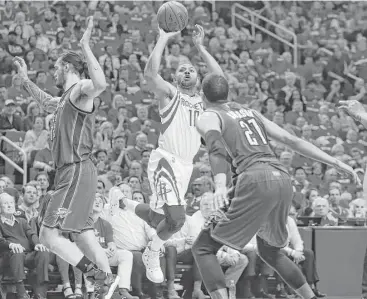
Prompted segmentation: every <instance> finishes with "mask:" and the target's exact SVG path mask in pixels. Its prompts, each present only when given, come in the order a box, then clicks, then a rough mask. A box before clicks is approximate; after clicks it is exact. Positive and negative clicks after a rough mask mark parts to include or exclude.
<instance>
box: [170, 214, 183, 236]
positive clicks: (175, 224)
mask: <svg viewBox="0 0 367 299" xmlns="http://www.w3.org/2000/svg"><path fill="white" fill-rule="evenodd" d="M167 222H168V225H169V231H170V232H171V233H174V234H175V233H177V232H178V231H180V229H181V228H182V226H183V225H184V224H185V216H180V217H179V218H177V219H167Z"/></svg>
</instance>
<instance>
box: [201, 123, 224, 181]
mask: <svg viewBox="0 0 367 299" xmlns="http://www.w3.org/2000/svg"><path fill="white" fill-rule="evenodd" d="M221 138H222V136H221V133H220V132H218V131H216V130H211V131H209V132H207V133H206V134H205V137H204V139H205V143H206V146H207V148H208V152H209V161H210V166H211V168H212V171H213V174H214V175H217V174H218V173H226V169H227V166H228V163H227V160H226V156H227V151H226V148H225V146H224V144H223V142H222V141H221Z"/></svg>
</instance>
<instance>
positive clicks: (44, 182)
mask: <svg viewBox="0 0 367 299" xmlns="http://www.w3.org/2000/svg"><path fill="white" fill-rule="evenodd" d="M35 180H36V181H37V182H38V183H39V184H40V186H41V190H42V196H45V195H46V193H47V191H48V188H49V187H50V179H49V177H48V175H47V173H45V172H40V173H38V174H37V175H36V177H35Z"/></svg>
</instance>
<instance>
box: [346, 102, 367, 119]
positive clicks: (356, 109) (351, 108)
mask: <svg viewBox="0 0 367 299" xmlns="http://www.w3.org/2000/svg"><path fill="white" fill-rule="evenodd" d="M339 103H340V104H341V106H339V109H340V110H343V111H345V112H346V113H348V114H349V115H350V116H351V117H353V118H355V119H357V118H358V115H359V114H360V113H364V112H366V109H365V108H364V106H363V105H362V104H361V103H360V102H358V101H356V100H348V101H340V102H339ZM357 120H358V119H357ZM358 121H359V120H358Z"/></svg>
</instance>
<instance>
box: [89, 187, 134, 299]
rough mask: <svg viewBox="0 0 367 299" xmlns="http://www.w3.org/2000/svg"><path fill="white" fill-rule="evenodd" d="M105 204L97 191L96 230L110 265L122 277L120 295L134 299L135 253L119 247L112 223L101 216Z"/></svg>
mask: <svg viewBox="0 0 367 299" xmlns="http://www.w3.org/2000/svg"><path fill="white" fill-rule="evenodd" d="M104 204H105V200H104V197H103V196H102V194H100V193H97V194H96V199H95V201H94V206H93V216H92V217H93V219H94V232H95V234H96V237H97V238H98V240H99V242H100V243H101V246H102V247H103V248H104V249H105V252H106V255H107V257H108V261H109V263H110V266H112V267H116V266H117V275H118V276H119V277H120V281H119V283H118V287H119V294H120V296H122V298H127V299H133V298H134V297H133V296H131V295H130V294H129V290H130V277H131V271H132V266H133V255H132V253H131V252H130V251H128V250H125V249H117V247H116V244H115V242H114V238H113V229H112V226H111V224H110V223H109V222H108V221H106V220H104V219H102V218H101V214H102V211H103V206H104Z"/></svg>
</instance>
